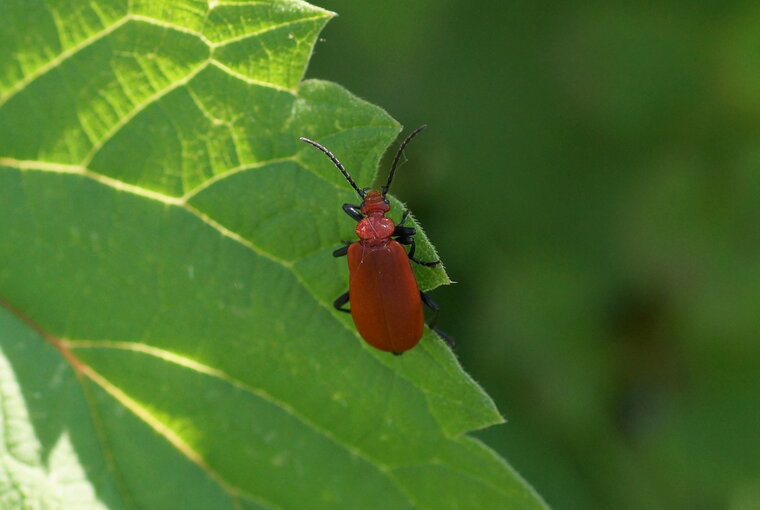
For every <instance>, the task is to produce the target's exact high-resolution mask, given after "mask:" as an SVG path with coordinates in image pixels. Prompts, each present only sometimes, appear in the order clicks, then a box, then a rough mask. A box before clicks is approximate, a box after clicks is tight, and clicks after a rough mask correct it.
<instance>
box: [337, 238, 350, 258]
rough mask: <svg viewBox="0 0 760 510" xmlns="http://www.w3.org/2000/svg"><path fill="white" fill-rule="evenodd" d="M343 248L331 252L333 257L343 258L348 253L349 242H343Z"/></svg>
mask: <svg viewBox="0 0 760 510" xmlns="http://www.w3.org/2000/svg"><path fill="white" fill-rule="evenodd" d="M343 243H344V244H345V246H343V247H342V248H338V249H337V250H335V251H334V252H333V257H345V256H346V254H347V253H348V247H349V246H351V241H343Z"/></svg>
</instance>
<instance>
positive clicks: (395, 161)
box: [381, 124, 427, 195]
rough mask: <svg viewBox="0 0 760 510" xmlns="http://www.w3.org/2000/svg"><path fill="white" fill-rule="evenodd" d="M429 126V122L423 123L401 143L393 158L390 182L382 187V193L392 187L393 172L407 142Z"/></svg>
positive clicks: (389, 176)
mask: <svg viewBox="0 0 760 510" xmlns="http://www.w3.org/2000/svg"><path fill="white" fill-rule="evenodd" d="M426 127H427V124H423V125H421V126H420V127H418V128H417V129H415V130H414V131H412V132H411V133H410V134H409V136H407V137H406V138H405V139H404V141H403V142H401V145H400V146H399V148H398V151H397V152H396V157H395V158H393V165H391V173H390V174H389V175H388V182H386V183H385V186H383V187H382V190H381V193H382V194H383V195H385V194H386V193H388V188H390V187H391V181H393V174H395V173H396V167H397V166H398V160H399V159H401V154H402V153H403V152H404V147H406V144H408V143H409V142H411V141H412V138H414V137H415V136H417V135H418V134H419V132H420V131H422V130H423V129H425V128H426Z"/></svg>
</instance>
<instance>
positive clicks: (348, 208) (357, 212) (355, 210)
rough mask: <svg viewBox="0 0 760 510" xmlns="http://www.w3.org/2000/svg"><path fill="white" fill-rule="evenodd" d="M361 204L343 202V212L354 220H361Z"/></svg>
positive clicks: (362, 217)
mask: <svg viewBox="0 0 760 510" xmlns="http://www.w3.org/2000/svg"><path fill="white" fill-rule="evenodd" d="M361 208H362V206H360V205H351V204H343V212H345V213H346V214H348V215H349V216H351V217H352V218H353V219H355V220H356V221H361V220H363V219H364V215H363V214H362V213H361Z"/></svg>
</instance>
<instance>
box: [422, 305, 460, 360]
mask: <svg viewBox="0 0 760 510" xmlns="http://www.w3.org/2000/svg"><path fill="white" fill-rule="evenodd" d="M420 298H422V302H423V303H425V306H427V307H428V308H430V309H431V310H432V311H433V318H432V319H430V322H428V327H429V328H430V329H432V330H433V331H435V332H436V333H438V336H440V337H441V338H443V341H444V342H446V345H448V346H449V348H451V349H453V348H454V339H453V338H451V337H450V336H449V335H447V334H446V333H444V332H443V331H441V330H440V329H438V328H436V327H435V324H436V322H438V311H439V310H440V307H439V306H438V303H436V302H435V301H433V299H432V298H431V297H430V296H428V295H427V294H425V293H424V292H422V291H420Z"/></svg>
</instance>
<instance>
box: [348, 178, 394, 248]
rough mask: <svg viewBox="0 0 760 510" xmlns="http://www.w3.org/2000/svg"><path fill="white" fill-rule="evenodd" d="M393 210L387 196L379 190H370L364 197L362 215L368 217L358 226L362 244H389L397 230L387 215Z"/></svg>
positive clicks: (358, 234) (357, 230)
mask: <svg viewBox="0 0 760 510" xmlns="http://www.w3.org/2000/svg"><path fill="white" fill-rule="evenodd" d="M390 210H391V206H390V204H389V203H388V201H387V200H386V199H385V195H383V194H382V193H380V192H379V191H377V190H370V191H368V192H367V194H365V195H364V201H363V202H362V207H361V213H362V214H364V215H365V216H366V218H363V219H362V220H361V221H360V222H359V224H358V225H356V235H357V236H359V239H361V240H362V242H365V243H367V244H382V243H385V242H387V240H388V239H390V237H391V236H392V235H393V230H394V229H395V228H396V225H395V223H393V220H391V219H390V218H386V217H385V213H387V212H388V211H390Z"/></svg>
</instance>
